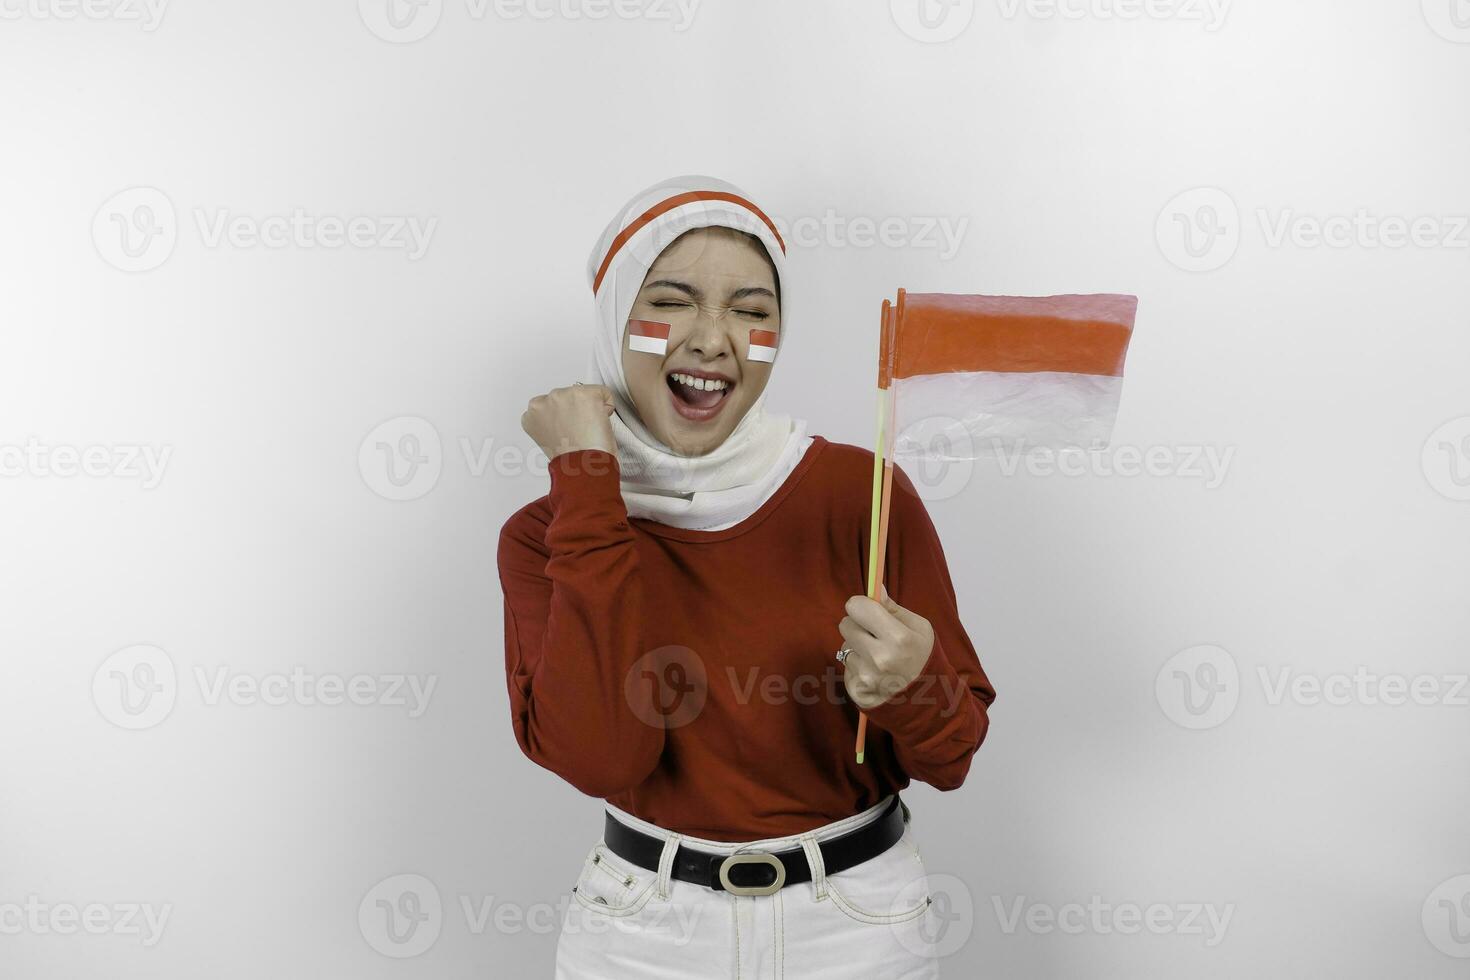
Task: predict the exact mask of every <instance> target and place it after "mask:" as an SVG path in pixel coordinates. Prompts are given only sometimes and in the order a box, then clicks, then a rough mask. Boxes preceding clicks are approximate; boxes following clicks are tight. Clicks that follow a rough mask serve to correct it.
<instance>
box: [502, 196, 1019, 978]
mask: <svg viewBox="0 0 1470 980" xmlns="http://www.w3.org/2000/svg"><path fill="white" fill-rule="evenodd" d="M588 272H589V277H590V278H591V281H592V289H593V294H594V296H595V299H596V308H597V317H598V322H597V330H596V332H595V334H594V352H593V358H592V367H591V377H590V378H589V383H587V384H577V385H572V386H569V387H565V388H558V389H556V390H555V391H552V392H550V393H548V394H545V395H541V396H538V397H536V398H533V399H532V400H531V403H530V405H529V407H528V408H527V410H526V413H525V415H524V416H523V417H522V420H521V423H522V425H523V426H524V428H525V430H526V432H527V433H528V434H530V435H531V437H532V438H534V439H535V440H536V442H537V443H538V444H539V445H540V446H541V447H542V449H543V450H544V451H545V452H546V455H547V456H548V458H550V460H551V462H550V467H549V469H550V474H551V492H550V494H549V495H548V496H546V497H543V498H541V499H540V500H537V501H535V502H534V503H532V504H530V505H528V506H526V507H525V508H523V509H521V510H520V511H519V512H517V513H516V514H515V515H514V516H512V517H511V518H510V520H509V521H508V522H507V523H506V525H505V527H504V529H503V531H502V534H501V540H500V554H499V561H500V574H501V584H502V586H503V588H504V591H505V612H506V617H505V619H506V629H505V636H506V669H507V675H508V680H509V686H510V700H511V711H512V722H513V725H514V728H515V734H516V739H517V741H519V743H520V745H521V748H522V749H523V750H524V751H525V753H526V754H527V755H528V756H530V758H531V759H533V760H534V761H536V762H537V763H539V764H540V765H542V766H544V767H546V768H547V769H550V770H551V771H552V772H555V773H557V774H558V775H560V776H561V777H562V778H563V779H565V780H567V781H568V782H569V783H571V784H572V785H573V786H575V787H577V788H578V789H580V790H581V791H583V792H584V793H587V794H589V795H592V796H595V797H599V798H601V799H604V800H605V801H606V809H607V813H606V817H605V830H604V835H603V839H602V840H601V841H599V842H598V844H597V845H596V846H595V847H594V848H593V849H592V851H591V853H590V854H588V856H587V858H586V861H585V862H584V864H583V868H582V872H581V875H580V877H579V878H578V880H577V883H576V885H575V888H574V890H573V894H572V898H573V900H572V901H571V902H570V903H569V906H568V912H567V915H566V918H565V920H564V922H563V926H562V935H561V940H560V943H559V946H558V951H557V974H556V975H557V976H558V977H559V978H565V980H573V978H576V980H580V978H593V977H596V978H608V977H638V978H649V977H653V978H657V977H669V978H675V977H677V978H681V980H682V978H691V977H732V978H742V980H748V978H753V977H781V976H789V977H792V978H798V977H799V978H804V980H812V978H818V980H820V978H826V977H864V978H867V977H882V978H892V977H933V976H936V975H937V967H936V965H935V963H936V961H935V960H934V959H933V958H932V957H926V956H925V948H924V946H925V943H924V937H925V936H926V935H929V934H930V933H929V932H928V931H927V930H926V929H925V926H926V920H927V918H928V916H926V912H927V907H928V904H929V898H928V894H927V889H926V887H925V883H924V879H923V867H922V865H921V864H920V862H919V856H918V851H917V848H916V847H915V844H914V842H913V838H912V835H911V833H910V831H909V829H908V816H909V814H908V809H907V807H905V806H903V805H902V804H901V803H900V802H899V801H898V799H897V795H896V794H897V793H898V792H899V791H900V790H902V789H903V788H904V787H905V786H907V785H908V783H909V781H910V779H920V780H923V781H925V782H927V783H930V784H932V785H934V786H937V787H939V788H941V789H953V788H954V787H956V786H958V785H960V783H961V782H962V781H963V780H964V778H965V774H966V772H967V771H968V769H969V766H970V758H971V756H972V755H973V754H974V752H975V750H976V749H977V748H978V747H979V745H980V743H981V741H982V740H983V739H984V737H985V732H986V727H987V715H986V709H987V707H988V705H989V704H990V702H991V701H992V700H993V699H994V697H995V693H994V690H993V689H992V688H991V686H990V683H989V681H988V680H987V679H986V677H985V673H984V671H983V670H982V669H981V667H980V663H979V661H978V660H977V659H976V656H975V651H974V649H973V647H972V646H971V644H970V641H969V639H968V637H967V636H966V635H965V630H964V628H963V626H961V624H960V619H959V614H958V611H957V609H956V602H955V595H954V589H953V587H952V585H951V583H950V578H949V572H948V570H947V568H946V566H945V562H944V556H943V553H942V551H941V549H940V545H939V541H938V539H937V537H936V536H935V532H934V528H933V525H932V524H931V523H930V521H929V518H928V515H927V514H926V513H925V511H924V507H923V505H922V503H921V502H920V500H919V498H918V496H917V494H916V493H915V491H914V487H913V485H912V483H911V482H910V481H909V480H908V478H907V477H906V476H904V475H903V473H902V471H898V470H896V471H895V481H894V487H893V497H892V503H891V524H890V531H889V539H888V549H889V550H888V556H887V577H886V581H887V583H888V584H889V585H890V586H891V588H892V595H891V597H890V596H889V595H888V594H887V593H886V592H885V593H883V594H882V596H881V601H875V600H871V599H868V598H867V597H866V589H865V583H864V574H865V569H866V560H867V547H868V544H867V542H868V526H869V510H868V507H869V493H868V488H869V486H870V485H871V483H870V481H871V477H872V466H873V457H872V454H871V453H870V452H868V451H866V450H862V449H857V448H854V447H852V446H845V445H839V444H834V443H829V442H827V441H826V440H825V439H822V438H821V437H820V436H816V437H812V436H808V435H807V434H806V431H805V424H804V423H801V422H793V421H792V420H791V419H789V418H787V417H784V416H777V415H772V414H769V413H767V412H766V411H765V409H764V406H763V404H762V403H763V401H764V398H763V392H764V390H765V387H766V383H767V381H768V380H769V379H770V374H771V369H772V367H773V363H774V357H775V352H776V349H778V348H779V347H780V346H782V345H784V344H785V342H786V340H787V338H788V336H789V335H790V331H791V327H792V323H791V317H790V316H789V310H790V309H791V304H792V289H791V283H790V282H789V281H788V280H787V277H786V274H785V273H786V253H785V245H784V243H783V242H782V240H781V237H780V235H779V234H778V233H777V230H776V228H775V226H774V225H773V224H772V223H771V221H770V219H769V218H767V216H766V215H765V214H764V213H763V212H762V211H761V210H760V209H759V208H757V207H756V206H755V205H754V204H752V203H751V202H750V201H749V200H748V199H747V198H746V196H745V195H744V194H743V193H741V192H740V191H739V190H738V189H737V188H735V187H732V186H731V185H729V184H725V183H723V182H721V181H716V180H712V179H710V178H706V177H683V178H676V179H674V180H670V181H666V182H664V183H661V184H658V185H655V186H654V187H651V188H649V189H648V190H647V191H644V192H643V193H642V194H640V195H638V196H637V197H635V198H634V199H633V201H631V202H630V203H629V204H628V205H627V207H625V208H624V209H623V211H622V212H621V213H620V214H619V216H618V217H617V218H615V219H614V220H613V222H612V223H611V224H610V225H609V226H608V228H607V230H606V231H605V232H604V233H603V235H602V239H601V240H600V241H599V242H598V244H597V247H596V248H595V249H594V251H593V253H592V257H591V261H590V262H589V266H588ZM797 329H798V336H800V332H799V331H800V330H801V329H803V327H802V326H801V325H797ZM592 382H595V383H592ZM839 645H840V647H841V649H840V650H838V652H837V654H836V656H835V657H834V654H833V650H834V649H836V648H838V647H839ZM860 710H861V711H862V712H866V714H867V716H868V721H869V727H868V735H867V752H866V758H865V759H864V761H863V762H862V763H861V764H860V763H858V762H857V760H856V759H855V757H854V753H853V741H854V736H855V732H856V728H857V722H858V714H859V711H860Z"/></svg>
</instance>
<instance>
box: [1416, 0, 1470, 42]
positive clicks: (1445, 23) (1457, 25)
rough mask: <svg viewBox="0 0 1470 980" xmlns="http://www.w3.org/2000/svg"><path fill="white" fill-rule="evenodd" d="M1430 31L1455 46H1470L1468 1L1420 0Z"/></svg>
mask: <svg viewBox="0 0 1470 980" xmlns="http://www.w3.org/2000/svg"><path fill="white" fill-rule="evenodd" d="M1421 2H1422V4H1423V7H1424V20H1425V22H1427V23H1428V24H1429V28H1430V30H1432V31H1434V33H1436V34H1438V35H1439V36H1440V37H1442V38H1444V39H1445V40H1446V41H1454V42H1455V43H1456V44H1470V0H1421Z"/></svg>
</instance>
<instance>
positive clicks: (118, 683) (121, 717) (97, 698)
mask: <svg viewBox="0 0 1470 980" xmlns="http://www.w3.org/2000/svg"><path fill="white" fill-rule="evenodd" d="M178 695H179V677H178V672H177V671H176V670H174V662H173V660H172V659H171V658H170V657H169V655H168V654H167V653H165V652H164V651H162V650H160V649H159V648H158V647H156V646H151V645H149V644H147V643H139V644H137V645H135V646H130V647H124V648H123V649H121V650H119V651H117V652H116V653H114V654H112V655H111V656H109V657H108V658H107V659H106V660H104V661H102V666H100V667H98V668H97V672H96V673H95V674H93V675H92V703H93V704H95V705H96V706H97V711H98V713H100V714H101V715H102V717H103V718H106V719H107V720H108V721H110V722H112V723H113V724H114V725H116V726H117V727H119V728H126V729H128V730H130V731H140V730H142V729H144V728H152V727H153V726H154V725H157V724H158V723H159V722H161V721H163V720H164V719H165V718H167V717H168V716H169V712H171V711H173V710H174V702H175V701H176V700H178Z"/></svg>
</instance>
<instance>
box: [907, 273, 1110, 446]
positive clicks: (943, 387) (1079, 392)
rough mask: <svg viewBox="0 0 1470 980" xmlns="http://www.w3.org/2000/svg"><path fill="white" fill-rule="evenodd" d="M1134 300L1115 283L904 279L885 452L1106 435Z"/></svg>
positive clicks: (1074, 442)
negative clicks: (967, 292)
mask: <svg viewBox="0 0 1470 980" xmlns="http://www.w3.org/2000/svg"><path fill="white" fill-rule="evenodd" d="M1137 311H1138V298H1137V297H1136V296H1121V295H1115V294H1096V295H1069V296H960V295H949V294H945V293H908V294H905V293H904V291H903V290H900V291H899V298H898V302H897V304H895V305H893V307H892V308H891V311H890V313H889V314H888V316H890V317H891V322H890V323H889V324H885V326H886V327H887V329H886V330H885V336H886V337H887V338H889V339H888V343H889V344H891V351H885V353H884V356H885V358H886V364H887V367H888V370H887V371H886V372H880V382H879V383H880V387H886V386H887V385H885V384H884V382H885V381H887V382H888V384H891V386H892V398H893V413H894V414H893V423H892V425H893V428H892V438H893V443H892V446H893V455H894V456H895V457H900V458H902V457H921V458H933V459H976V458H979V457H981V456H987V455H994V454H998V453H1002V452H1009V451H1016V450H1022V451H1024V450H1025V449H1029V448H1033V447H1043V446H1044V447H1050V448H1053V449H1065V448H1097V447H1102V446H1106V445H1107V443H1108V441H1109V440H1110V439H1111V437H1112V430H1113V422H1114V420H1115V419H1116V418H1117V415H1118V402H1119V397H1120V395H1121V394H1122V390H1123V362H1124V360H1125V358H1126V357H1127V354H1128V342H1129V340H1130V339H1131V338H1132V335H1133V321H1134V317H1135V315H1136V314H1137ZM885 373H886V375H887V377H886V378H884V377H883V376H882V375H883V374H885Z"/></svg>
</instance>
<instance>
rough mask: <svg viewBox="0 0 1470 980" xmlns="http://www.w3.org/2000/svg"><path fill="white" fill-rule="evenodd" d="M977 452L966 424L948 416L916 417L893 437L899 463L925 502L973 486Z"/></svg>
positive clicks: (947, 497) (895, 458)
mask: <svg viewBox="0 0 1470 980" xmlns="http://www.w3.org/2000/svg"><path fill="white" fill-rule="evenodd" d="M976 455H977V454H976V452H975V444H974V439H973V438H972V437H971V436H970V431H969V429H968V428H966V426H965V423H964V422H962V421H960V420H959V419H956V418H950V417H949V416H944V415H931V416H928V417H925V418H919V419H915V420H914V421H913V422H911V423H909V424H908V425H906V426H905V427H904V428H903V429H902V430H901V431H900V432H898V433H897V434H896V435H895V437H894V440H893V457H894V462H895V464H902V465H903V471H904V473H906V474H907V475H908V477H909V479H910V481H912V482H913V484H914V489H915V490H916V491H917V492H918V494H919V498H920V499H921V500H925V501H935V500H948V499H950V498H951V497H953V496H955V495H956V494H958V493H959V492H960V491H962V490H964V489H965V487H967V486H969V485H970V479H971V477H973V476H974V474H975V457H976Z"/></svg>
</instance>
